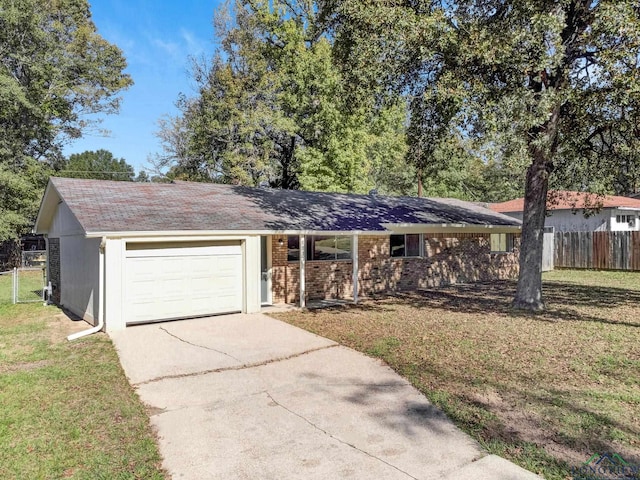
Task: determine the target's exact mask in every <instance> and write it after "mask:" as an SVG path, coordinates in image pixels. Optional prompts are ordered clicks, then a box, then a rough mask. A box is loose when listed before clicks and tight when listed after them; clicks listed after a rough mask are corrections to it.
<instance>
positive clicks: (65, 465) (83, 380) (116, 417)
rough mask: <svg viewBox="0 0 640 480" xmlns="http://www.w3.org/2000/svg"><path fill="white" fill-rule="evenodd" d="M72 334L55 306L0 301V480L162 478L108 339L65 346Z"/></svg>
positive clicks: (140, 410)
mask: <svg viewBox="0 0 640 480" xmlns="http://www.w3.org/2000/svg"><path fill="white" fill-rule="evenodd" d="M82 326H83V327H88V325H87V324H86V323H84V322H82ZM72 328H73V323H72V322H70V321H69V320H68V319H66V318H65V317H64V316H62V314H61V312H60V310H58V309H57V308H56V307H53V306H50V307H43V306H42V304H41V303H39V304H31V305H24V304H18V305H9V304H6V303H4V304H3V303H0V408H1V415H0V478H7V479H8V478H28V479H49V478H51V479H53V478H56V479H57V478H76V479H92V480H94V479H123V480H124V479H163V478H165V475H164V472H163V471H162V469H161V466H160V462H161V461H160V455H159V453H158V449H157V446H156V443H155V437H154V435H153V433H152V431H151V427H150V425H149V419H148V416H147V414H146V412H145V409H144V407H143V406H142V405H141V403H140V401H139V399H138V397H137V396H136V394H135V392H134V391H133V389H132V388H131V386H130V385H129V383H128V382H127V380H126V378H125V376H124V373H123V371H122V369H121V367H120V363H119V361H118V358H117V356H116V353H115V350H114V348H113V345H112V344H111V341H110V340H109V339H108V337H107V336H106V335H104V334H98V335H94V336H91V337H88V338H85V339H82V340H78V341H75V342H68V341H67V340H66V338H65V337H66V335H68V334H69V333H71V329H72ZM81 328H82V327H81V326H80V325H76V326H75V330H78V329H81Z"/></svg>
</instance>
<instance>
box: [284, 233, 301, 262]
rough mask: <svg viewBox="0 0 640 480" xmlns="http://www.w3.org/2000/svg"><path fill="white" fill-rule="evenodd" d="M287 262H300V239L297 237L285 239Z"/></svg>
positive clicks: (291, 236) (290, 236) (292, 236)
mask: <svg viewBox="0 0 640 480" xmlns="http://www.w3.org/2000/svg"><path fill="white" fill-rule="evenodd" d="M287 260H288V261H290V262H297V261H298V260H300V237H299V236H298V235H289V236H288V237H287Z"/></svg>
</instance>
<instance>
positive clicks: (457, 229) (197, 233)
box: [86, 223, 521, 241]
mask: <svg viewBox="0 0 640 480" xmlns="http://www.w3.org/2000/svg"><path fill="white" fill-rule="evenodd" d="M382 226H383V227H384V228H386V230H371V231H370V230H168V231H131V232H98V231H95V232H87V234H86V237H87V238H102V237H107V238H122V239H129V240H131V241H153V239H154V238H157V239H159V240H167V239H171V240H189V239H191V240H193V239H206V238H213V237H215V238H221V237H228V238H231V237H235V238H238V237H251V236H260V235H389V234H393V233H519V232H520V230H521V227H520V226H517V225H512V226H509V225H468V224H441V225H431V224H409V223H387V224H382Z"/></svg>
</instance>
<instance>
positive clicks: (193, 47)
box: [180, 28, 205, 55]
mask: <svg viewBox="0 0 640 480" xmlns="http://www.w3.org/2000/svg"><path fill="white" fill-rule="evenodd" d="M180 36H181V37H182V40H184V42H185V44H186V48H187V53H188V54H189V55H199V54H201V53H203V52H204V51H205V42H204V41H202V40H201V39H200V38H198V37H197V36H195V35H194V34H193V33H192V32H190V31H189V30H187V29H186V28H181V29H180Z"/></svg>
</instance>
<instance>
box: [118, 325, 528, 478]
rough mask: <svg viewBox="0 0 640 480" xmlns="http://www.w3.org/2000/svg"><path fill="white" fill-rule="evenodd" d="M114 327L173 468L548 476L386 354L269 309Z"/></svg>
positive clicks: (292, 474) (190, 471)
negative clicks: (507, 451)
mask: <svg viewBox="0 0 640 480" xmlns="http://www.w3.org/2000/svg"><path fill="white" fill-rule="evenodd" d="M111 337H112V339H113V341H114V343H115V345H116V348H117V350H118V354H119V355H120V359H121V362H122V365H123V367H124V370H125V372H126V374H127V376H128V377H129V380H130V382H131V383H132V384H133V385H134V386H135V387H136V388H137V391H138V393H139V395H140V397H141V399H142V401H143V402H145V403H146V404H147V405H148V406H149V407H150V409H151V412H152V414H151V422H152V424H153V426H154V427H155V428H156V430H157V432H158V437H159V442H160V451H161V453H162V455H163V457H164V463H163V465H164V467H165V468H166V469H167V470H168V471H169V473H170V474H171V475H172V477H173V478H174V479H189V480H190V479H251V480H254V479H274V480H275V479H278V480H280V479H305V480H310V479H323V480H324V479H340V478H349V479H451V480H453V479H456V480H465V479H474V480H481V479H487V480H507V479H522V480H526V479H539V477H538V476H536V475H534V474H532V473H530V472H528V471H526V470H523V469H521V468H520V467H517V466H516V465H514V464H512V463H510V462H508V461H506V460H504V459H502V458H500V457H497V456H494V455H487V454H486V453H485V452H483V451H482V449H481V448H480V446H479V445H478V444H477V443H475V442H474V441H473V440H472V439H471V438H470V437H468V436H467V435H465V434H464V433H462V432H461V431H460V430H458V429H457V428H455V427H454V426H453V424H452V423H451V422H450V421H449V420H448V419H447V418H446V417H445V416H444V415H443V414H441V413H440V412H439V411H438V410H437V409H436V408H435V407H433V406H432V405H431V404H430V403H429V402H428V401H427V400H426V398H425V397H424V396H423V395H421V394H420V393H419V392H418V391H417V390H415V389H414V388H413V387H412V386H411V385H410V384H409V383H408V382H407V381H405V380H404V379H402V378H401V377H399V376H398V375H397V374H395V373H394V372H393V371H392V370H391V369H390V368H388V367H387V366H385V365H383V364H382V363H381V362H380V361H378V360H375V359H372V358H369V357H366V356H364V355H361V354H360V353H357V352H355V351H353V350H350V349H348V348H344V347H341V346H339V345H337V344H336V343H334V342H332V341H330V340H327V339H325V338H322V337H319V336H317V335H313V334H311V333H308V332H306V331H304V330H301V329H298V328H295V327H293V326H291V325H288V324H286V323H283V322H280V321H278V320H274V319H272V318H270V317H267V316H265V315H262V314H255V315H226V316H220V317H209V318H201V319H196V320H187V321H181V322H168V323H160V324H152V325H144V326H137V327H131V328H128V329H127V330H126V331H123V332H118V333H114V334H112V335H111Z"/></svg>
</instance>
